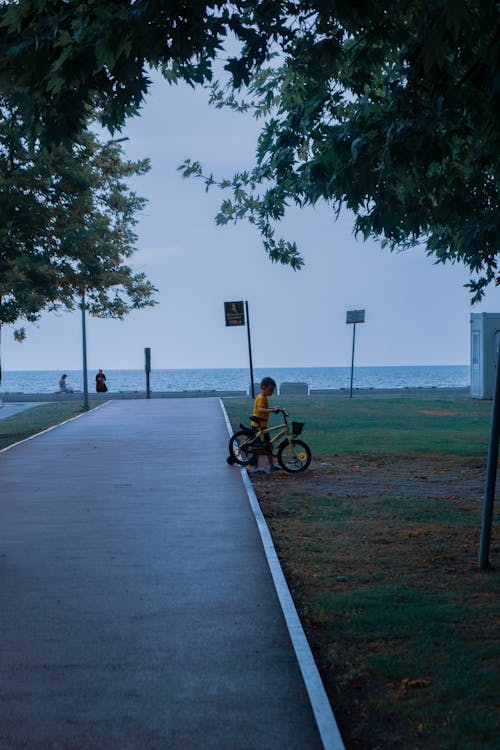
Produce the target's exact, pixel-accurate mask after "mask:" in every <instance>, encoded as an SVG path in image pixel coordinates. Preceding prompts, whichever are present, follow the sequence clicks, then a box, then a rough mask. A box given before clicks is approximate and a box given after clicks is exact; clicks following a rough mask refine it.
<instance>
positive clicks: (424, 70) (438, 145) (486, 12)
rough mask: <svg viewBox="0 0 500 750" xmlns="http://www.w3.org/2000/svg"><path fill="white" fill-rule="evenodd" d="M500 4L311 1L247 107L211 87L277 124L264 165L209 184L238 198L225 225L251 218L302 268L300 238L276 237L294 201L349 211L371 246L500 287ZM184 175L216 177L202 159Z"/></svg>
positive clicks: (263, 148)
mask: <svg viewBox="0 0 500 750" xmlns="http://www.w3.org/2000/svg"><path fill="white" fill-rule="evenodd" d="M495 5H496V4H495V3H493V2H487V1H486V2H481V3H466V2H460V0H456V1H455V2H439V3H429V2H416V3H408V4H406V3H401V2H392V3H387V2H383V3H370V6H369V7H368V6H367V5H366V7H365V4H364V3H361V4H354V5H349V6H348V5H347V4H345V6H344V4H343V3H335V4H326V3H324V4H317V3H304V2H302V3H301V4H300V8H301V9H303V10H304V11H305V10H306V9H308V10H309V13H306V12H304V13H303V14H302V15H301V16H300V17H299V18H298V19H297V25H296V28H295V31H296V33H295V35H294V37H293V38H292V39H290V40H288V41H287V42H286V44H285V45H284V47H283V50H282V53H284V54H282V55H281V60H280V62H281V63H282V64H280V65H279V66H276V65H274V66H269V67H267V68H261V69H259V71H258V72H257V73H256V75H254V77H253V79H252V81H251V82H250V85H249V87H248V88H247V89H246V90H245V91H243V99H242V100H239V99H238V98H237V96H236V95H235V91H234V87H233V88H229V90H227V89H226V90H224V89H223V88H222V87H220V86H219V85H217V84H215V85H214V86H213V87H212V101H213V103H214V104H215V105H216V106H218V107H231V108H232V109H236V110H238V111H252V112H253V113H254V115H255V116H256V117H261V118H264V119H265V122H264V125H263V128H262V132H261V135H260V137H259V141H258V147H257V159H256V165H255V167H254V168H253V169H252V170H250V171H248V172H246V173H241V172H240V173H238V174H236V175H235V176H234V177H233V178H232V179H231V180H222V181H215V180H214V178H213V176H212V175H210V176H205V177H204V179H205V182H206V185H207V186H208V187H210V186H211V185H212V184H217V185H218V186H219V187H222V188H225V189H229V190H231V191H232V197H231V199H227V200H225V201H224V202H223V204H222V207H221V212H220V214H219V216H218V217H217V221H218V223H221V224H223V223H226V222H228V221H237V220H239V219H241V218H243V217H246V218H248V219H249V221H251V222H252V223H255V224H257V226H258V227H259V229H260V231H261V233H262V235H263V237H264V240H265V241H266V240H267V238H268V237H270V238H271V246H270V245H269V243H268V245H267V249H268V252H269V254H270V255H271V258H272V259H278V260H281V261H282V262H290V259H293V263H294V265H295V266H299V265H300V264H301V259H300V256H299V254H298V251H297V248H296V245H295V243H288V242H284V241H283V240H279V241H277V242H276V241H275V240H274V228H273V227H274V224H275V223H276V221H279V220H280V219H281V218H282V217H283V215H284V213H285V211H286V208H287V206H288V205H290V204H296V205H298V206H300V207H302V206H306V205H314V204H315V203H316V202H317V201H319V200H324V201H327V202H328V203H329V204H330V205H331V206H332V208H333V209H334V211H336V212H338V211H340V209H341V207H342V206H346V207H347V208H349V209H350V210H352V211H353V212H354V214H355V216H356V221H355V232H356V233H360V234H361V235H362V236H363V237H364V238H365V239H366V238H368V237H374V238H381V239H382V241H383V244H384V245H387V246H389V247H390V248H391V249H405V248H409V247H412V246H414V245H417V244H422V243H425V245H426V248H427V252H428V254H429V255H431V256H434V257H435V258H436V260H437V262H445V261H452V262H453V261H461V262H463V263H464V264H465V265H466V266H468V268H469V270H470V271H471V273H472V274H473V275H475V278H474V279H473V280H472V281H471V282H470V284H469V285H468V286H470V289H471V292H472V299H473V301H477V300H479V299H480V298H481V297H482V295H483V293H484V289H485V287H486V286H487V284H489V283H490V282H491V281H493V280H496V283H497V284H498V283H500V273H499V270H498V252H499V244H498V240H499V237H500V211H499V208H500V206H499V199H498V181H499V162H498V154H499V145H500V144H499V138H498V127H497V112H498V99H499V96H498V94H499V91H500V70H499V67H498V44H497V43H498V37H499V34H498V22H497V17H496V8H495ZM360 6H361V7H360ZM181 169H182V171H183V174H184V175H185V176H189V175H191V174H194V175H197V176H200V177H203V173H202V167H201V165H200V164H199V163H197V162H191V161H190V160H187V161H186V162H185V163H184V165H183V166H182V167H181ZM259 189H260V190H261V192H259Z"/></svg>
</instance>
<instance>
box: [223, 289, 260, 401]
mask: <svg viewBox="0 0 500 750" xmlns="http://www.w3.org/2000/svg"><path fill="white" fill-rule="evenodd" d="M245 311H246V325H247V336H248V359H249V361H250V390H251V392H252V398H255V389H254V385H253V364H252V340H251V338H250V315H249V313H248V302H247V301H246V300H245V302H244V303H243V301H242V300H240V301H239V302H224V317H225V319H226V327H232V326H244V325H245Z"/></svg>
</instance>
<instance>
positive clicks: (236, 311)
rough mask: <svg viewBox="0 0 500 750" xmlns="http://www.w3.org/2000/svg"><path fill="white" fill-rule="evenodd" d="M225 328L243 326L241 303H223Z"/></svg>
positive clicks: (243, 310)
mask: <svg viewBox="0 0 500 750" xmlns="http://www.w3.org/2000/svg"><path fill="white" fill-rule="evenodd" d="M224 315H225V318H226V326H244V325H245V309H244V307H243V302H224Z"/></svg>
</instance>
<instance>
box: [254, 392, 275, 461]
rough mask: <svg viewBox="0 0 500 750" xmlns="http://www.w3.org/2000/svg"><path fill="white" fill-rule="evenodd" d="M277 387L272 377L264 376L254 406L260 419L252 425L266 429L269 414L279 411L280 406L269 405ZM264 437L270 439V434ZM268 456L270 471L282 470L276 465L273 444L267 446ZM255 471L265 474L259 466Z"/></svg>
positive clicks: (256, 415) (255, 414)
mask: <svg viewBox="0 0 500 750" xmlns="http://www.w3.org/2000/svg"><path fill="white" fill-rule="evenodd" d="M275 388H276V383H275V381H274V380H273V379H272V378H263V379H262V381H261V384H260V393H258V394H257V397H256V399H255V403H254V406H253V416H254V417H259V421H258V422H257V420H255V421H254V420H252V422H251V424H252V427H260V428H261V429H263V430H265V429H266V427H267V423H268V421H269V414H271V413H272V412H276V411H279V407H277V406H275V407H270V406H269V400H268V397H269V396H272V395H273V393H274V389H275ZM264 439H265V440H266V442H269V441H270V437H269V435H265V436H264ZM265 450H266V457H267V460H268V461H269V471H270V472H271V471H281V469H280V468H279V466H275V465H274V463H273V453H272V446H271V445H269V446H266V448H265ZM253 473H258V474H265V472H264V470H263V469H259V468H258V464H257V468H256V469H254V472H253Z"/></svg>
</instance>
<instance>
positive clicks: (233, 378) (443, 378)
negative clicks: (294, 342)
mask: <svg viewBox="0 0 500 750" xmlns="http://www.w3.org/2000/svg"><path fill="white" fill-rule="evenodd" d="M105 372H106V377H107V381H106V383H107V386H108V389H109V391H110V392H115V393H117V392H118V393H120V392H121V393H128V392H134V391H135V392H143V391H145V390H146V375H145V372H144V370H106V371H105ZM66 373H67V375H68V383H69V385H70V386H71V387H72V388H73V389H74V390H75V391H81V390H83V376H82V371H81V370H66ZM96 373H97V371H93V370H90V369H89V371H88V383H89V390H92V391H93V390H94V384H95V375H96ZM266 375H269V376H270V377H272V378H274V380H275V381H276V382H277V383H278V385H280V384H281V383H284V382H294V383H296V382H300V383H307V384H308V385H309V388H310V389H342V388H345V389H349V388H350V382H351V368H350V367H269V368H265V369H261V368H255V369H254V381H255V382H260V380H261V379H262V378H263V377H264V376H266ZM353 375H354V377H353V387H354V388H376V389H377V388H378V389H386V388H387V389H393V388H401V389H404V388H466V387H469V386H470V366H469V365H440V366H437V365H432V366H425V365H420V366H415V367H355V369H354V374H353ZM60 377H61V372H60V371H55V370H17V371H15V370H11V371H9V370H7V371H4V372H3V374H2V380H1V383H0V393H4V394H16V393H18V394H22V393H25V394H30V393H54V392H55V391H57V390H58V383H59V378H60ZM249 386H250V374H249V369H245V368H241V369H239V368H227V369H200V370H194V369H191V370H153V371H152V372H151V375H150V387H151V391H156V392H164V391H175V392H182V391H248V390H249Z"/></svg>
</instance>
